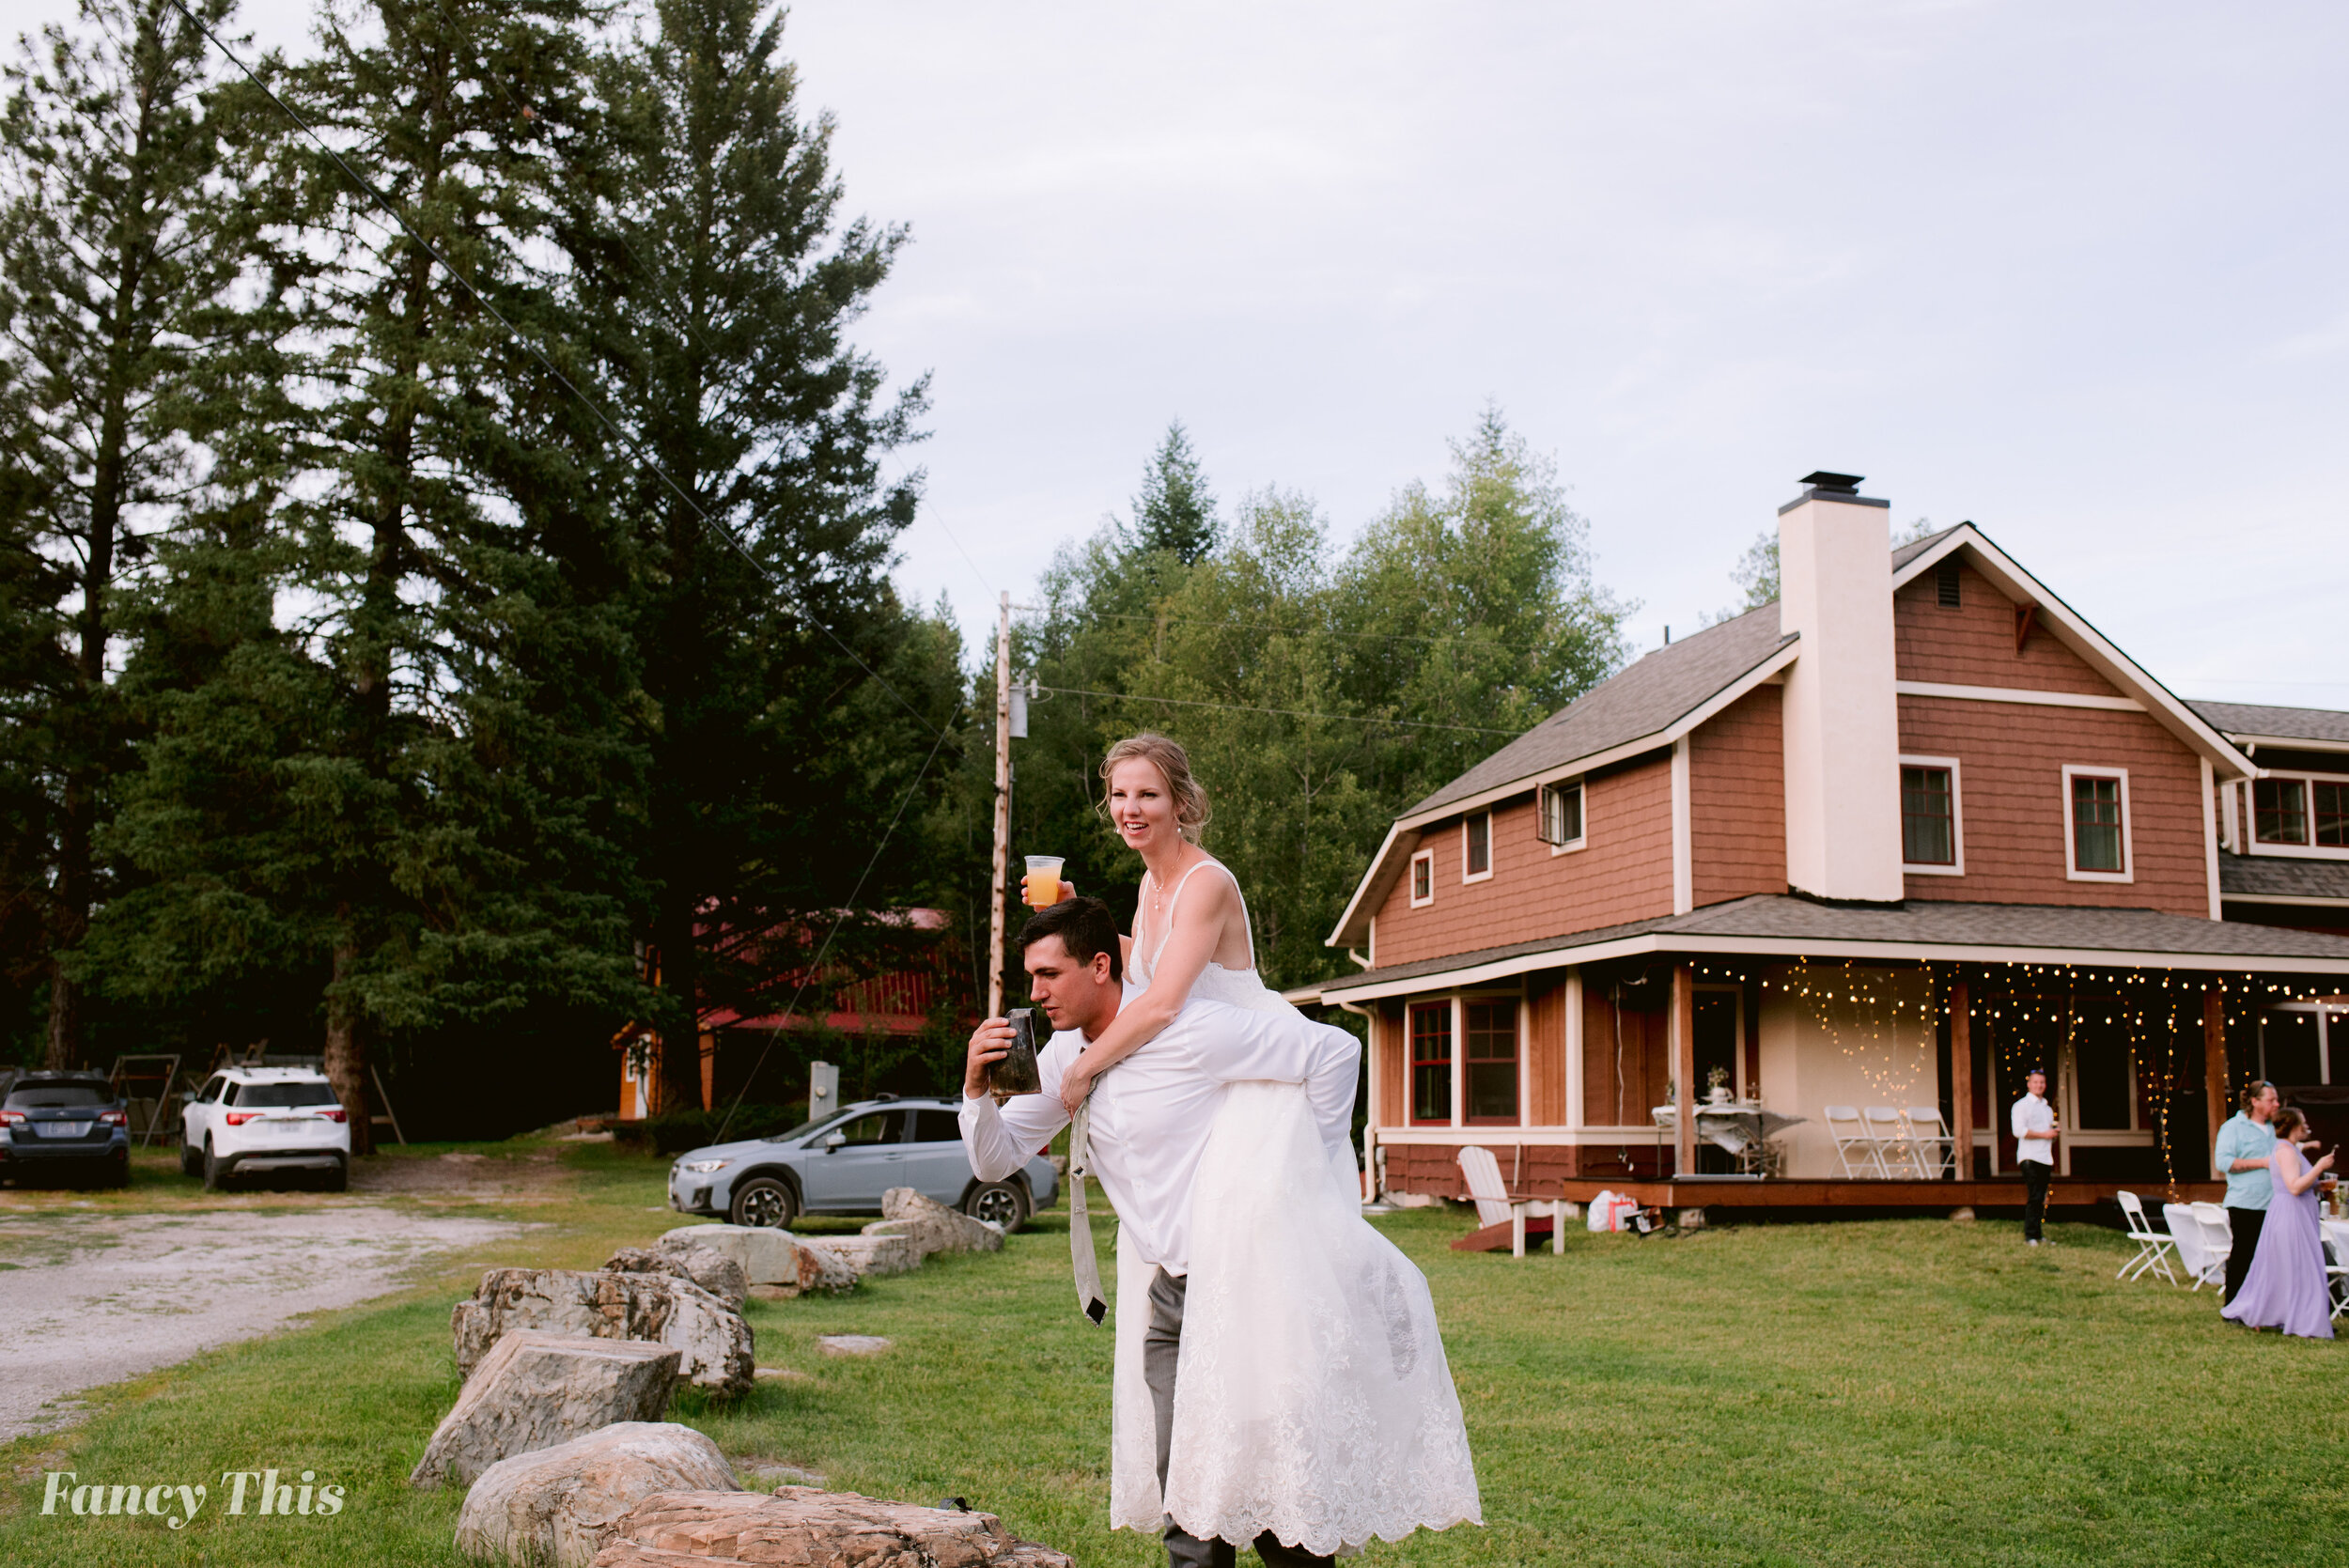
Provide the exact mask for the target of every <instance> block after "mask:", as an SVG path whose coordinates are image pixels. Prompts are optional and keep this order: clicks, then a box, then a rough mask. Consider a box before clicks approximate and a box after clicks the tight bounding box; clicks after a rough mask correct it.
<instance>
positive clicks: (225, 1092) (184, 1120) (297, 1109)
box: [179, 1067, 350, 1192]
mask: <svg viewBox="0 0 2349 1568" xmlns="http://www.w3.org/2000/svg"><path fill="white" fill-rule="evenodd" d="M180 1126H181V1129H182V1130H181V1133H180V1142H179V1169H180V1170H182V1171H184V1172H187V1173H188V1174H189V1175H191V1176H193V1175H194V1174H196V1173H197V1172H202V1173H203V1176H204V1185H205V1187H207V1188H210V1189H212V1190H214V1191H217V1190H219V1189H220V1188H224V1187H226V1185H227V1184H228V1179H229V1177H230V1176H232V1175H238V1176H241V1175H257V1174H258V1173H260V1172H264V1171H310V1172H318V1173H319V1176H320V1177H321V1178H322V1179H323V1180H324V1181H325V1183H326V1189H327V1190H328V1191H330V1192H340V1191H341V1190H342V1189H343V1187H344V1184H345V1183H346V1182H347V1181H348V1180H349V1179H350V1112H349V1111H347V1110H344V1109H343V1107H342V1105H341V1103H340V1102H339V1101H337V1100H336V1099H335V1098H334V1086H333V1085H331V1084H329V1083H328V1082H327V1081H326V1078H325V1075H323V1074H321V1073H317V1072H313V1071H312V1070H311V1069H309V1068H307V1067H224V1068H222V1069H221V1070H220V1071H219V1072H216V1073H214V1074H213V1075H212V1076H211V1078H210V1079H209V1080H208V1081H207V1082H206V1083H205V1085H204V1088H203V1090H202V1091H201V1092H200V1093H199V1094H197V1095H196V1096H195V1097H194V1099H192V1100H190V1101H189V1102H188V1103H187V1107H186V1109H185V1110H182V1111H181V1112H180Z"/></svg>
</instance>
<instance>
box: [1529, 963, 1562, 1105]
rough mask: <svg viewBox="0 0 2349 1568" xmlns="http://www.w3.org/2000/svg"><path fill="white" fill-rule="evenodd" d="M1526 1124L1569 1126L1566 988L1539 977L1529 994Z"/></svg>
mask: <svg viewBox="0 0 2349 1568" xmlns="http://www.w3.org/2000/svg"><path fill="white" fill-rule="evenodd" d="M1525 1003H1526V1011H1525V1072H1526V1078H1527V1079H1528V1080H1529V1081H1528V1082H1527V1083H1526V1084H1525V1085H1524V1086H1523V1089H1524V1096H1525V1112H1526V1121H1527V1123H1528V1124H1529V1125H1530V1126H1537V1127H1561V1126H1565V1125H1566V986H1565V982H1564V981H1563V979H1560V978H1558V977H1557V976H1556V975H1548V976H1542V975H1536V976H1533V977H1532V980H1531V981H1530V982H1529V983H1528V985H1527V986H1526V992H1525Z"/></svg>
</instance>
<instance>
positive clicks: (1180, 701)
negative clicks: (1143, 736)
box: [1033, 686, 1527, 739]
mask: <svg viewBox="0 0 2349 1568" xmlns="http://www.w3.org/2000/svg"><path fill="white" fill-rule="evenodd" d="M1033 690H1034V691H1049V692H1050V693H1052V694H1053V695H1054V696H1056V697H1111V698H1114V699H1115V700H1117V701H1119V702H1128V703H1163V704H1165V705H1166V706H1169V707H1213V708H1221V709H1222V710H1223V711H1224V712H1227V713H1270V714H1274V715H1277V716H1278V717H1280V718H1283V719H1326V720H1328V721H1329V722H1331V723H1333V724H1402V725H1405V726H1408V728H1411V729H1415V730H1463V731H1466V732H1468V733H1469V734H1471V735H1505V736H1508V737H1510V738H1512V739H1515V738H1516V737H1518V736H1520V735H1524V734H1526V733H1527V732H1526V731H1524V730H1497V729H1493V728H1490V727H1488V726H1486V725H1484V724H1439V723H1437V722H1434V721H1432V720H1427V719H1380V718H1376V717H1373V716H1371V715H1368V714H1362V713H1307V712H1304V711H1302V710H1301V709H1299V708H1294V707H1254V706H1250V705H1248V704H1246V703H1204V702H1193V701H1191V700H1190V699H1188V698H1184V697H1145V696H1143V695H1142V694H1141V693H1140V692H1138V691H1081V690H1079V689H1078V688H1076V687H1073V686H1038V687H1035V688H1034V689H1033Z"/></svg>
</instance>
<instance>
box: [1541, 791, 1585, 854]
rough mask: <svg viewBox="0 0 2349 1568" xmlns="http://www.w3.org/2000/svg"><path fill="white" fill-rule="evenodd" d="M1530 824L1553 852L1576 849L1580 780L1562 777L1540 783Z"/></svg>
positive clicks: (1579, 830)
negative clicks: (1553, 782) (1548, 782)
mask: <svg viewBox="0 0 2349 1568" xmlns="http://www.w3.org/2000/svg"><path fill="white" fill-rule="evenodd" d="M1533 825H1534V829H1535V831H1537V832H1538V833H1539V835H1540V837H1541V841H1542V842H1543V843H1544V844H1547V845H1548V846H1549V852H1550V853H1551V854H1553V855H1563V854H1566V853H1568V852H1569V851H1571V850H1576V849H1579V848H1581V847H1582V846H1583V845H1584V844H1585V843H1587V842H1588V841H1587V840H1586V839H1584V837H1583V836H1582V828H1583V815H1582V781H1581V780H1580V779H1561V780H1559V781H1558V782H1557V783H1556V784H1544V785H1542V787H1541V790H1540V792H1539V794H1538V795H1537V796H1536V797H1535V800H1534V812H1533Z"/></svg>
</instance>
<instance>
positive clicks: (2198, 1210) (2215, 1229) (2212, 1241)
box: [2192, 1203, 2234, 1290]
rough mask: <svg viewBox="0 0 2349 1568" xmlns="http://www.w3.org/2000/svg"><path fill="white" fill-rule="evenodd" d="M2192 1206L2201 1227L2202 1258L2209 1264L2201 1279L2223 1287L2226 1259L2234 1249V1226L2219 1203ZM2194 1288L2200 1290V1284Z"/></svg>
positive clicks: (2196, 1220) (2225, 1280) (2225, 1274)
mask: <svg viewBox="0 0 2349 1568" xmlns="http://www.w3.org/2000/svg"><path fill="white" fill-rule="evenodd" d="M2192 1206H2193V1209H2194V1219H2195V1222H2196V1223H2197V1224H2199V1225H2200V1226H2201V1229H2202V1258H2203V1261H2204V1262H2205V1263H2207V1264H2208V1265H2209V1268H2208V1270H2207V1272H2206V1273H2205V1274H2204V1275H2203V1279H2204V1280H2206V1281H2208V1282H2209V1283H2211V1284H2214V1285H2218V1286H2220V1287H2222V1289H2223V1287H2224V1286H2225V1284H2226V1282H2227V1259H2228V1257H2229V1256H2230V1255H2232V1253H2233V1251H2234V1226H2233V1225H2232V1224H2231V1223H2230V1222H2229V1221H2228V1219H2227V1211H2226V1209H2225V1208H2224V1207H2223V1206H2221V1205H2220V1204H2217V1203H2196V1204H2194V1205H2192ZM2194 1288H2195V1289H2197V1290H2200V1289H2201V1285H2199V1284H2198V1285H2196V1286H2195V1287H2194Z"/></svg>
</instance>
